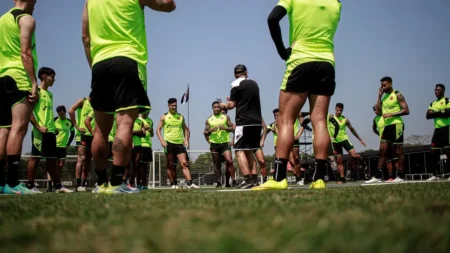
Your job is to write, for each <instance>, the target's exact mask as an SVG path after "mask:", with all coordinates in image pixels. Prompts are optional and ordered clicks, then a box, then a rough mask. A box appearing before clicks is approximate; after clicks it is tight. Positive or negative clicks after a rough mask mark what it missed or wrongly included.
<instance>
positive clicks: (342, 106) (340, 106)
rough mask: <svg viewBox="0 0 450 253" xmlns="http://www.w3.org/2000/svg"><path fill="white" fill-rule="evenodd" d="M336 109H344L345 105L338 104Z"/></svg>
mask: <svg viewBox="0 0 450 253" xmlns="http://www.w3.org/2000/svg"><path fill="white" fill-rule="evenodd" d="M336 107H338V108H341V109H344V104H343V103H336Z"/></svg>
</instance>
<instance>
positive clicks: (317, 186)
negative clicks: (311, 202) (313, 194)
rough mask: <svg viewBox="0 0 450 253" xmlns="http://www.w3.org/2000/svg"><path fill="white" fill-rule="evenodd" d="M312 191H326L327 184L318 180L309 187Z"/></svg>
mask: <svg viewBox="0 0 450 253" xmlns="http://www.w3.org/2000/svg"><path fill="white" fill-rule="evenodd" d="M309 188H310V189H325V182H324V181H323V180H322V179H318V180H316V181H315V182H313V183H311V185H309Z"/></svg>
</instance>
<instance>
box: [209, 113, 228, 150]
mask: <svg viewBox="0 0 450 253" xmlns="http://www.w3.org/2000/svg"><path fill="white" fill-rule="evenodd" d="M208 125H209V128H210V129H211V128H214V127H217V128H218V127H219V126H223V127H228V118H227V115H223V114H222V113H220V114H218V115H211V116H210V117H209V118H208ZM209 142H211V143H216V144H223V143H228V142H230V132H228V131H225V130H220V129H217V130H216V131H214V132H212V133H211V134H210V135H209Z"/></svg>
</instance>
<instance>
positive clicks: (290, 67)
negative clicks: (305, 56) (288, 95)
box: [281, 60, 336, 96]
mask: <svg viewBox="0 0 450 253" xmlns="http://www.w3.org/2000/svg"><path fill="white" fill-rule="evenodd" d="M335 75H336V74H335V70H334V66H333V65H332V64H331V63H329V62H307V63H300V64H299V63H297V62H296V61H295V60H294V61H292V62H290V63H288V64H287V66H286V72H285V76H284V79H283V83H282V84H281V90H285V91H289V92H297V93H305V92H309V94H313V95H324V96H332V95H333V94H334V90H335V88H336V81H335Z"/></svg>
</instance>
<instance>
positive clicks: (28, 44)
mask: <svg viewBox="0 0 450 253" xmlns="http://www.w3.org/2000/svg"><path fill="white" fill-rule="evenodd" d="M19 28H20V56H21V58H22V64H23V67H24V68H25V71H26V72H27V75H28V78H29V79H30V82H31V95H30V96H29V97H28V100H29V102H30V103H32V104H34V103H36V102H37V100H38V96H39V94H38V83H37V78H36V70H35V69H34V61H35V59H33V53H32V52H33V49H32V47H33V45H32V44H33V33H34V30H35V29H36V21H35V20H34V18H33V17H32V16H30V15H25V16H23V17H21V18H20V19H19Z"/></svg>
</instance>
